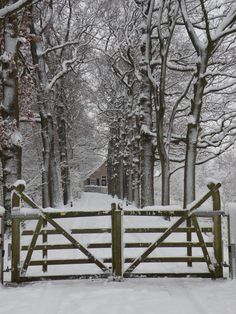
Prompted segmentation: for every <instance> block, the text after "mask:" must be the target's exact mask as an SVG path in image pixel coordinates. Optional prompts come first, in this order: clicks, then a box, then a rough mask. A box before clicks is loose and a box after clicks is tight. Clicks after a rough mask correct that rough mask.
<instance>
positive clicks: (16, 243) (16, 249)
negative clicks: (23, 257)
mask: <svg viewBox="0 0 236 314" xmlns="http://www.w3.org/2000/svg"><path fill="white" fill-rule="evenodd" d="M12 193H13V194H12V208H11V213H12V245H11V281H12V282H16V283H19V282H20V272H19V270H20V219H19V218H17V217H14V215H15V214H16V212H17V211H18V210H19V208H20V197H19V196H18V195H17V194H16V193H14V192H12Z"/></svg>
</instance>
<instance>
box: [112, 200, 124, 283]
mask: <svg viewBox="0 0 236 314" xmlns="http://www.w3.org/2000/svg"><path fill="white" fill-rule="evenodd" d="M111 210H112V219H111V220H112V275H113V278H114V280H116V279H118V280H119V279H121V278H122V277H123V244H122V242H123V241H122V238H123V234H122V208H120V207H119V206H118V208H117V205H116V204H115V203H112V204H111Z"/></svg>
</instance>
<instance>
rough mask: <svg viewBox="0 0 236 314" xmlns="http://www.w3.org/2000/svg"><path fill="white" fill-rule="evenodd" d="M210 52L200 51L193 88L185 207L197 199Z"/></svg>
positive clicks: (188, 134) (186, 160) (185, 171)
mask: <svg viewBox="0 0 236 314" xmlns="http://www.w3.org/2000/svg"><path fill="white" fill-rule="evenodd" d="M209 54H210V52H208V51H207V48H206V49H204V50H202V51H200V56H199V58H200V62H199V63H198V64H197V73H196V78H195V84H194V89H193V98H192V101H191V110H190V114H189V122H188V129H187V138H186V143H187V146H186V157H185V167H184V208H186V206H187V205H188V204H189V203H191V202H193V201H194V200H195V195H196V192H195V184H196V183H195V181H196V157H197V141H198V132H199V124H200V114H201V109H202V101H203V94H204V89H205V86H206V83H207V82H206V78H205V76H204V74H205V72H206V68H207V64H208V59H209Z"/></svg>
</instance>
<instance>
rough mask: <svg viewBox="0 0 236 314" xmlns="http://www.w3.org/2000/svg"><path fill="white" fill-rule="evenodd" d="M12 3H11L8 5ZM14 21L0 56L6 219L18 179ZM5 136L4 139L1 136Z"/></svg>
mask: <svg viewBox="0 0 236 314" xmlns="http://www.w3.org/2000/svg"><path fill="white" fill-rule="evenodd" d="M12 3H14V2H12ZM17 24H18V20H17V16H16V15H15V14H12V15H10V16H9V17H7V18H6V19H5V29H4V53H3V55H2V56H1V60H0V63H1V64H2V89H3V100H2V106H1V109H0V114H1V123H2V126H3V129H4V133H3V134H1V137H2V139H1V148H0V153H1V162H2V169H3V205H4V207H5V209H6V217H7V220H9V219H10V210H11V187H12V185H13V184H14V183H15V181H16V180H17V179H20V178H21V166H22V165H21V140H22V138H21V134H20V131H19V104H18V64H17V62H18V61H17V57H18V26H17ZM4 134H5V136H4Z"/></svg>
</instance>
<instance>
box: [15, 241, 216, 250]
mask: <svg viewBox="0 0 236 314" xmlns="http://www.w3.org/2000/svg"><path fill="white" fill-rule="evenodd" d="M151 244H152V243H151V242H140V243H125V244H124V247H125V248H145V247H149V246H150V245H151ZM205 244H206V246H207V247H213V243H212V242H205ZM111 246H112V244H111V243H108V242H107V243H105V242H104V243H89V244H87V248H88V249H105V248H111ZM188 246H191V247H201V246H202V244H201V243H199V242H192V243H189V242H163V243H161V244H160V247H162V248H169V247H175V248H184V247H188ZM28 249H29V246H28V245H23V246H22V247H21V250H22V251H27V250H28ZM43 249H46V250H69V249H75V247H74V246H73V245H72V244H42V245H36V246H35V248H34V250H37V251H38V250H43Z"/></svg>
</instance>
